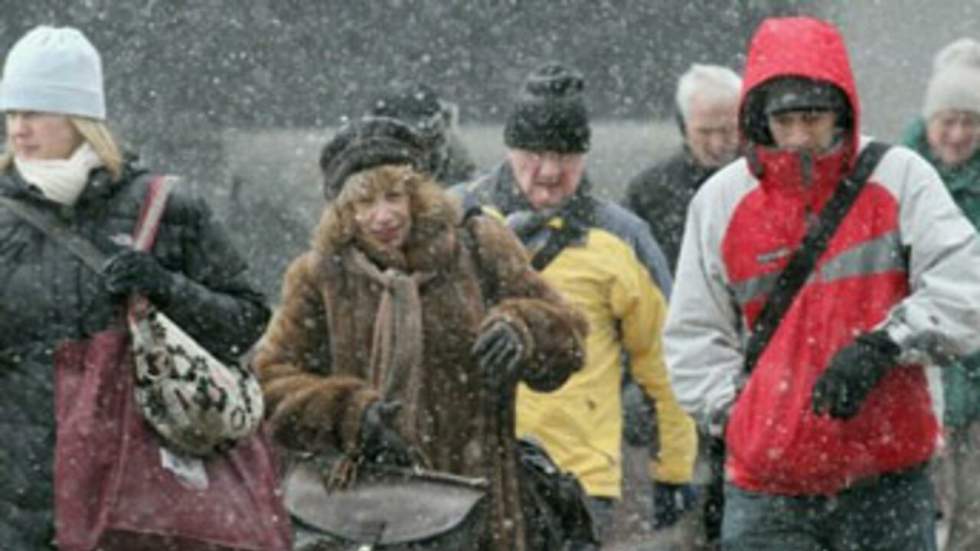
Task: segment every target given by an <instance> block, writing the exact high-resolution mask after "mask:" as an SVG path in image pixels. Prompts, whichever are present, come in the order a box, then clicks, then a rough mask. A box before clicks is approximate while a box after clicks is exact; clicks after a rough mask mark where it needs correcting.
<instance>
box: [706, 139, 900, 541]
mask: <svg viewBox="0 0 980 551" xmlns="http://www.w3.org/2000/svg"><path fill="white" fill-rule="evenodd" d="M888 148H889V145H888V144H885V143H881V142H871V143H869V144H868V145H866V146H865V147H864V150H863V151H861V154H860V155H859V156H858V158H857V161H856V162H855V163H854V170H852V171H851V174H850V175H848V176H846V177H845V178H844V179H842V180H841V182H840V183H839V184H838V186H837V189H836V190H834V194H833V196H832V197H831V198H830V200H829V201H828V202H827V204H826V205H825V206H824V208H823V210H821V211H820V217H819V219H818V220H817V223H815V224H813V225H812V226H810V229H809V230H808V231H807V233H806V236H805V237H804V238H803V243H802V244H801V245H800V247H799V248H798V249H796V251H795V252H794V253H793V256H792V257H791V258H790V259H789V262H787V263H786V267H785V268H783V271H782V272H781V273H780V274H779V277H778V278H777V279H776V283H775V284H774V285H773V287H772V292H771V293H770V294H769V296H768V297H767V298H766V304H765V305H764V306H763V307H762V311H761V312H760V313H759V316H758V317H756V320H755V323H754V324H753V326H752V335H751V336H750V337H749V342H748V344H747V345H746V347H745V364H744V371H745V377H746V378H748V376H749V375H751V373H752V369H753V368H755V364H756V362H757V361H758V360H759V357H760V356H762V353H763V351H765V349H766V346H767V345H768V344H769V340H770V339H771V338H772V336H773V334H774V333H775V332H776V329H777V328H778V327H779V322H780V321H781V320H782V318H783V315H785V314H786V311H787V310H789V307H790V305H792V304H793V299H794V298H795V297H796V294H797V292H798V291H799V290H800V289H801V288H802V287H803V284H804V283H805V282H806V280H807V278H809V277H810V273H811V272H812V271H813V268H814V266H816V264H817V260H818V259H819V258H820V256H821V255H822V254H823V252H824V251H825V250H826V248H827V244H828V243H830V238H831V237H833V235H834V232H836V231H837V227H838V226H840V223H841V221H842V220H844V217H845V216H846V215H847V212H848V211H849V210H850V208H851V206H852V205H853V204H854V201H855V200H856V199H857V197H858V195H860V194H861V190H862V189H864V184H865V183H866V182H867V180H868V178H869V177H870V176H871V173H872V172H873V171H874V169H875V167H876V166H878V162H879V161H881V158H882V157H884V156H885V153H886V152H887V151H888ZM709 439H710V440H709V442H708V445H707V448H708V458H707V462H708V467H709V474H710V476H711V479H710V480H709V481H708V484H707V485H706V487H705V499H704V509H703V512H704V524H705V534H706V536H707V538H708V541H709V542H711V541H717V539H719V538H720V537H721V523H722V513H723V511H724V506H725V490H724V486H725V437H724V434H722V435H709Z"/></svg>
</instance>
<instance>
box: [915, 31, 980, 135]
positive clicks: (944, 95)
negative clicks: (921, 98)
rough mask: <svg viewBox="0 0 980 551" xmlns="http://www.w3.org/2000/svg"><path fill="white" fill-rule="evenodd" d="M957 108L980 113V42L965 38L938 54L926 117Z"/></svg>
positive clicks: (928, 97) (928, 91)
mask: <svg viewBox="0 0 980 551" xmlns="http://www.w3.org/2000/svg"><path fill="white" fill-rule="evenodd" d="M946 109H956V110H959V111H972V112H975V113H980V42H977V41H976V40H974V39H972V38H961V39H959V40H957V41H955V42H953V43H952V44H949V45H948V46H946V47H945V48H943V49H942V50H940V51H939V53H938V54H936V58H935V60H934V61H933V67H932V79H931V80H930V81H929V87H928V88H927V89H926V99H925V105H923V107H922V115H923V116H924V117H925V118H926V119H927V120H928V119H929V118H931V117H932V116H933V115H935V114H936V113H937V112H939V111H944V110H946Z"/></svg>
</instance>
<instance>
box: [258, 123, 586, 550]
mask: <svg viewBox="0 0 980 551" xmlns="http://www.w3.org/2000/svg"><path fill="white" fill-rule="evenodd" d="M425 148H426V145H425V144H424V143H423V142H422V141H421V139H420V138H419V136H418V135H417V134H415V133H414V132H413V131H412V130H411V129H409V128H408V127H406V126H404V125H402V124H400V123H398V122H397V121H394V120H392V119H387V118H375V119H363V120H361V121H359V122H357V123H355V124H353V125H350V126H348V127H345V128H344V129H342V130H341V131H340V132H339V133H338V135H337V136H336V137H335V138H334V139H333V140H332V141H331V142H330V143H329V144H327V146H326V147H325V148H324V150H323V153H322V156H321V159H320V166H321V170H322V172H323V176H324V192H325V195H326V197H327V199H328V201H330V203H329V205H328V206H327V207H326V209H325V211H324V213H323V216H322V218H321V220H320V223H319V226H318V227H317V229H316V231H315V234H314V239H313V245H312V248H311V249H310V250H309V251H307V252H306V253H305V254H303V255H302V256H300V257H299V258H297V259H295V260H294V261H293V262H292V264H291V265H290V267H289V270H288V271H287V274H286V276H285V281H284V285H283V296H282V306H281V308H280V310H279V311H278V313H277V314H276V316H275V318H274V320H273V322H272V324H271V325H270V327H269V328H268V330H267V332H266V334H265V336H264V338H263V340H262V344H261V345H260V348H259V352H258V354H257V356H256V366H257V368H258V372H259V374H260V379H261V381H262V384H263V389H264V392H265V397H266V400H267V411H268V412H269V415H270V417H269V420H270V424H271V426H272V428H273V430H274V434H275V437H276V439H277V440H278V442H279V443H280V444H281V445H283V446H284V447H286V448H287V449H289V450H292V451H304V452H313V453H326V452H340V453H341V454H342V456H343V457H344V458H345V460H346V462H347V464H348V465H350V466H354V467H355V469H356V466H358V465H363V464H365V463H370V462H381V463H389V464H401V465H406V464H412V465H415V466H420V467H424V468H426V469H431V470H435V471H441V472H444V473H450V474H453V475H461V476H466V477H474V478H483V479H485V480H486V481H487V482H488V485H487V498H488V499H487V502H486V503H487V505H488V507H487V508H486V511H487V515H486V522H485V525H484V527H483V528H482V529H481V530H480V532H481V535H480V536H479V538H478V540H479V541H473V542H471V543H470V544H469V546H468V547H466V549H474V550H481V551H482V550H499V551H512V550H522V549H532V548H533V547H532V546H531V545H530V544H529V543H528V542H529V540H528V537H529V536H531V535H532V534H529V532H531V530H529V529H528V528H527V524H528V521H527V520H526V519H525V515H524V514H522V510H521V499H520V495H521V494H522V490H521V489H520V488H519V484H520V482H519V479H518V469H519V466H518V459H517V451H516V448H517V442H516V439H515V436H514V402H513V396H514V393H515V389H516V385H517V384H518V382H524V383H526V384H527V385H529V386H530V387H531V388H534V389H535V390H538V391H549V390H554V389H556V388H558V387H559V386H561V385H562V384H563V382H564V381H565V380H566V379H567V378H568V376H569V375H570V374H571V373H572V372H574V371H576V370H577V369H579V367H580V366H581V363H582V348H581V344H582V341H583V337H584V334H585V332H586V330H587V327H586V323H585V321H584V318H583V317H582V316H581V315H580V314H579V313H577V312H576V311H575V310H573V309H572V308H571V307H569V306H568V305H567V304H566V303H565V302H564V301H563V299H562V298H561V297H560V295H558V294H557V293H556V292H555V291H554V290H553V289H552V288H551V287H549V286H548V285H547V284H546V283H545V282H544V281H543V280H542V279H541V278H540V277H539V276H538V275H537V274H536V273H535V271H534V270H533V269H532V268H531V267H530V265H529V264H528V259H527V257H526V255H525V253H524V250H523V248H522V247H521V245H520V244H519V243H518V242H517V241H516V239H515V238H514V237H513V236H512V235H511V234H510V233H509V231H508V230H507V229H506V228H505V227H504V226H503V225H501V224H499V223H497V222H496V221H494V220H492V219H490V218H488V217H485V216H470V217H465V218H464V216H463V215H462V212H461V209H460V207H459V206H458V205H457V204H455V203H454V202H453V201H452V200H451V199H449V198H448V197H447V196H446V195H444V194H443V192H442V191H441V190H440V188H439V186H438V185H437V184H436V183H435V182H434V181H433V180H432V179H431V178H430V177H429V176H426V175H425V172H424V167H422V166H420V163H422V162H423V161H421V159H425V158H426V155H425ZM287 499H288V496H287ZM307 536H308V534H305V532H304V531H302V530H301V531H300V534H299V537H298V541H297V545H299V546H302V545H304V540H305V541H310V538H308V537H307ZM314 539H315V538H314Z"/></svg>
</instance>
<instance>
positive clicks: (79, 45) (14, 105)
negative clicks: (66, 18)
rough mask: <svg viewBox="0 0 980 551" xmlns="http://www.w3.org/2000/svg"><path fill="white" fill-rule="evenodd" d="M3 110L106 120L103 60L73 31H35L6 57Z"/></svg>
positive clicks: (0, 104) (0, 87)
mask: <svg viewBox="0 0 980 551" xmlns="http://www.w3.org/2000/svg"><path fill="white" fill-rule="evenodd" d="M0 109H2V110H4V111H18V110H20V111H40V112H44V113H61V114H64V115H79V116H83V117H90V118H93V119H98V120H104V119H105V92H104V90H103V84H102V59H101V58H100V57H99V52H98V51H96V49H95V46H93V45H92V43H91V42H89V41H88V39H87V38H85V35H83V34H82V33H81V32H80V31H79V30H77V29H73V28H71V27H62V28H55V27H48V26H44V25H42V26H39V27H35V28H34V29H32V30H31V31H29V32H28V33H27V34H25V35H24V36H23V37H22V38H21V39H20V40H18V41H17V43H16V44H14V46H13V48H11V49H10V53H9V54H7V61H6V63H5V64H4V68H3V80H2V81H0Z"/></svg>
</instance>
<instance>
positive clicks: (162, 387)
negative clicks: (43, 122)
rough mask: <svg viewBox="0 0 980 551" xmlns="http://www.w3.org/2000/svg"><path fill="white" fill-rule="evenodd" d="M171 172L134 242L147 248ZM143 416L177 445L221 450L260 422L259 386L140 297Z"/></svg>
mask: <svg viewBox="0 0 980 551" xmlns="http://www.w3.org/2000/svg"><path fill="white" fill-rule="evenodd" d="M175 183H176V177H174V176H159V177H156V178H154V179H153V181H151V183H150V186H149V191H148V192H147V196H146V200H145V202H144V205H143V210H142V212H141V213H140V219H139V221H138V222H137V225H136V229H135V230H134V235H133V247H134V248H135V249H136V250H140V251H149V250H150V249H151V248H152V246H153V242H154V239H155V238H156V234H157V230H158V229H159V226H160V218H161V217H162V215H163V212H164V209H165V206H166V201H167V196H168V194H169V192H170V190H171V189H172V187H173V185H174V184H175ZM127 321H128V325H129V331H130V335H131V337H132V348H133V359H134V364H135V371H136V373H135V374H136V385H135V386H136V403H137V404H138V405H139V408H140V410H141V411H142V413H143V417H144V418H146V420H147V422H148V423H149V424H150V425H151V426H153V428H154V429H155V430H156V431H157V432H158V433H159V434H160V435H161V436H163V438H164V439H166V440H167V442H168V443H169V444H171V445H172V446H173V447H174V448H175V449H176V450H179V451H181V452H185V453H189V454H191V455H198V456H202V455H209V454H211V453H214V452H215V451H221V450H222V449H224V448H226V447H227V446H229V445H231V444H232V443H233V442H235V441H236V440H239V439H241V438H244V437H246V436H248V435H250V434H251V433H252V432H254V431H255V430H256V429H257V428H258V426H259V424H260V423H261V421H262V413H263V400H262V390H261V388H260V387H259V383H258V381H257V380H256V378H255V376H254V375H253V374H252V372H251V370H250V369H248V367H247V366H241V365H238V364H237V363H232V364H226V363H223V362H221V361H220V360H218V359H217V358H215V357H214V356H213V355H212V354H211V353H210V352H208V351H207V350H206V349H205V348H204V347H203V346H201V345H200V344H198V343H197V342H196V341H195V340H194V339H193V338H192V337H191V336H190V335H188V334H187V333H185V332H184V331H183V330H182V329H181V328H180V327H179V326H178V325H177V324H176V323H174V322H173V321H172V320H171V319H170V318H168V317H167V316H166V314H164V313H163V312H161V311H159V310H158V309H157V308H155V307H154V306H153V305H152V304H150V302H149V301H148V300H147V299H146V298H144V297H133V298H132V299H130V306H129V314H128V316H127Z"/></svg>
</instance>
